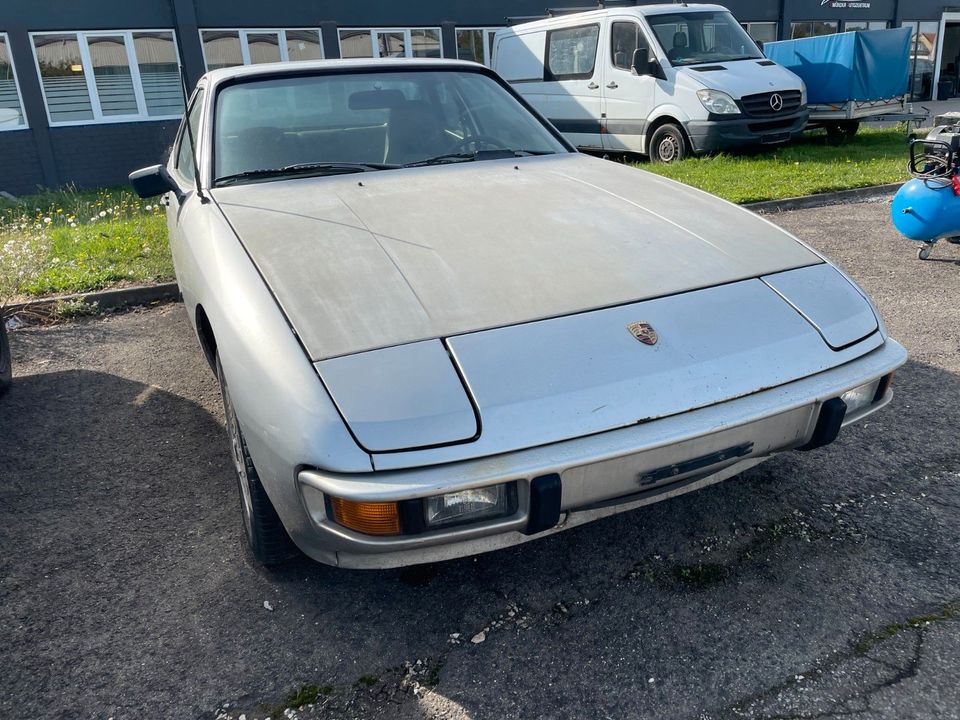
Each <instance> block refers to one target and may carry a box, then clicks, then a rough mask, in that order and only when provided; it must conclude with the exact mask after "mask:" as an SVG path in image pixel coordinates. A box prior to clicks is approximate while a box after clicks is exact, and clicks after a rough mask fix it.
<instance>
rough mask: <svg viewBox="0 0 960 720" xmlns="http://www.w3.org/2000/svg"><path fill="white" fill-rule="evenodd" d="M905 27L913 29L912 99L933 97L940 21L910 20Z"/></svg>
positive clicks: (911, 45) (905, 23)
mask: <svg viewBox="0 0 960 720" xmlns="http://www.w3.org/2000/svg"><path fill="white" fill-rule="evenodd" d="M903 27H908V28H910V29H911V30H913V39H912V40H911V44H910V99H911V100H914V101H917V100H929V99H931V98H932V97H933V84H934V77H933V74H934V72H935V71H936V64H937V35H938V34H939V33H940V23H939V22H937V21H935V20H934V21H930V22H924V21H919V20H908V21H906V22H904V23H903Z"/></svg>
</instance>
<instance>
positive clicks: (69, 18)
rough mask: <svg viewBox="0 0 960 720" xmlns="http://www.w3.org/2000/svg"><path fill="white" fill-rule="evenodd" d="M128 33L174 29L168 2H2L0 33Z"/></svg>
mask: <svg viewBox="0 0 960 720" xmlns="http://www.w3.org/2000/svg"><path fill="white" fill-rule="evenodd" d="M7 25H11V26H13V25H16V26H22V27H26V28H27V29H28V30H99V29H104V30H129V29H133V28H154V27H156V28H161V27H163V28H168V27H173V12H172V11H171V9H170V0H80V1H79V2H78V1H77V0H3V1H2V2H0V30H3V29H4V27H5V26H7Z"/></svg>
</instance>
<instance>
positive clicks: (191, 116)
mask: <svg viewBox="0 0 960 720" xmlns="http://www.w3.org/2000/svg"><path fill="white" fill-rule="evenodd" d="M203 92H204V91H203V90H200V91H199V92H197V96H196V97H195V98H194V99H193V103H192V104H191V105H190V110H189V111H188V114H187V123H189V124H190V132H189V133H188V132H187V131H186V126H184V130H183V132H182V134H181V135H180V147H179V148H178V149H177V162H176V165H175V166H174V167H176V169H177V172H179V173H180V174H181V175H183V177H185V178H186V179H187V180H189V181H190V182H194V180H195V173H194V155H193V153H194V150H193V143H192V142H191V136H192V137H193V138H194V139H195V138H196V137H197V133H198V131H199V130H200V113H201V111H202V109H203Z"/></svg>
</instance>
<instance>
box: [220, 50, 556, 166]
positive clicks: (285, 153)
mask: <svg viewBox="0 0 960 720" xmlns="http://www.w3.org/2000/svg"><path fill="white" fill-rule="evenodd" d="M556 152H568V150H567V148H566V147H565V146H564V145H563V143H562V142H561V141H560V140H558V139H557V138H555V137H554V136H553V135H552V134H551V133H550V131H549V130H548V129H547V128H546V127H545V126H544V125H543V123H542V122H541V121H540V120H538V119H537V118H536V117H535V116H534V115H532V114H531V113H530V112H529V111H528V110H527V109H526V108H525V107H524V106H523V105H522V104H521V103H519V102H518V101H517V100H516V98H514V97H513V95H511V94H510V92H509V91H507V90H505V89H504V88H503V87H502V86H501V85H500V84H499V83H498V82H496V80H494V79H493V78H491V77H488V76H487V75H485V74H483V73H480V72H475V71H461V70H435V69H422V70H421V69H416V70H412V71H390V70H384V71H376V72H372V71H366V70H360V71H358V72H338V73H335V74H334V73H330V74H327V73H318V74H305V73H291V74H289V75H286V76H282V77H271V78H269V79H263V80H259V79H257V80H250V81H244V82H239V83H237V84H235V85H231V86H228V87H226V88H224V89H222V90H221V91H220V92H219V94H218V96H217V102H216V114H215V121H214V166H215V167H214V172H215V173H216V174H215V175H214V178H216V179H215V180H214V184H215V185H226V184H234V183H237V182H262V181H267V180H275V179H282V178H283V177H291V176H304V175H320V174H341V173H346V172H362V171H369V170H385V169H392V168H397V167H406V166H410V165H416V164H439V163H445V162H460V161H468V160H487V159H496V158H502V157H515V156H521V155H545V154H551V153H556Z"/></svg>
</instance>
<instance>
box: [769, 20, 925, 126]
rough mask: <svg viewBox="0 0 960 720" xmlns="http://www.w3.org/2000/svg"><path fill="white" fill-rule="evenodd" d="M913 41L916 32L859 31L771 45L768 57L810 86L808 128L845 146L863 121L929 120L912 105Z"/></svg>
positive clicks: (808, 89)
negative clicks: (911, 68)
mask: <svg viewBox="0 0 960 720" xmlns="http://www.w3.org/2000/svg"><path fill="white" fill-rule="evenodd" d="M911 37H912V31H911V29H910V28H895V29H892V30H871V31H856V32H848V33H840V34H837V35H823V36H820V37H812V38H802V39H799V40H784V41H782V42H775V43H768V44H766V45H765V46H764V52H765V53H766V55H767V57H768V58H770V59H771V60H773V61H774V62H776V63H777V64H779V65H782V66H783V67H785V68H787V69H788V70H791V71H792V72H793V73H795V74H796V75H799V76H800V77H801V79H802V80H803V82H804V84H805V85H806V87H807V106H808V108H809V110H810V120H809V122H808V124H807V127H808V129H816V128H823V129H825V130H826V131H827V137H828V138H829V139H830V141H831V142H834V143H839V142H842V141H843V140H844V139H845V138H848V137H852V136H853V135H855V134H856V133H857V130H858V129H859V128H860V123H861V122H906V123H907V124H908V125H909V124H910V123H914V124H919V123H920V122H922V121H923V120H924V119H926V118H927V115H926V114H925V113H917V112H914V108H913V104H912V103H911V102H910V95H909V87H910V41H911Z"/></svg>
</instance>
